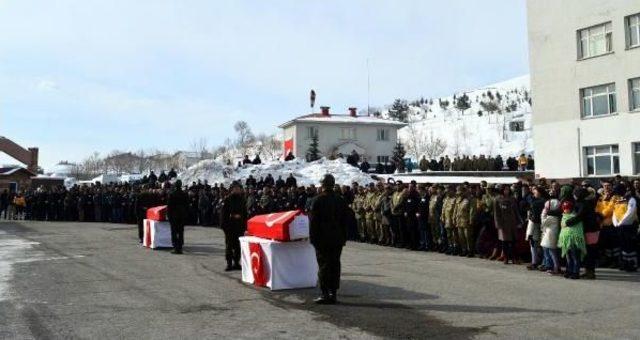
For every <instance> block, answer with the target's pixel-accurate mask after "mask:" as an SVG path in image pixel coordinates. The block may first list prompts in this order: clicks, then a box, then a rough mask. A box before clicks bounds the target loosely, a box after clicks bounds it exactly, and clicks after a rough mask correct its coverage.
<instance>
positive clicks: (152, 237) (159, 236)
mask: <svg viewBox="0 0 640 340" xmlns="http://www.w3.org/2000/svg"><path fill="white" fill-rule="evenodd" d="M146 217H147V218H145V219H144V220H143V238H142V245H143V246H145V247H147V248H151V249H156V248H171V247H172V246H173V245H172V244H171V225H170V224H169V222H167V206H166V205H161V206H157V207H153V208H149V209H147V214H146Z"/></svg>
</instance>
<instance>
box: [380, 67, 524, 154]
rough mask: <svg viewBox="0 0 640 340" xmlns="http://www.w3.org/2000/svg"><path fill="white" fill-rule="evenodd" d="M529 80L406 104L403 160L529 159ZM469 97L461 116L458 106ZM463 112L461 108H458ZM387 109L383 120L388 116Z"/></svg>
mask: <svg viewBox="0 0 640 340" xmlns="http://www.w3.org/2000/svg"><path fill="white" fill-rule="evenodd" d="M529 83H530V79H529V76H528V75H526V76H521V77H518V78H514V79H511V80H508V81H504V82H501V83H496V84H493V85H489V86H485V87H482V88H479V89H475V90H470V91H464V92H459V93H456V94H455V97H454V95H452V96H450V97H443V98H433V99H429V98H426V99H424V98H423V99H420V100H416V101H413V102H411V103H409V108H408V109H409V110H408V114H407V120H408V122H409V123H410V124H409V126H407V127H405V128H403V129H402V130H400V139H401V141H402V142H403V143H404V144H405V147H406V149H407V156H408V157H412V158H414V159H417V158H421V157H422V155H426V157H427V158H437V157H440V156H444V155H449V156H458V155H460V156H462V155H470V156H471V155H480V154H484V155H487V156H488V155H492V156H497V155H501V156H502V157H509V156H515V155H520V154H521V153H526V154H533V145H532V134H531V102H530V91H529V88H530V86H529ZM462 96H466V97H468V104H469V108H468V109H466V110H464V112H462V111H461V110H459V109H458V108H457V105H456V103H457V102H459V101H460V97H462ZM460 106H462V107H464V106H465V105H460ZM390 110H392V108H390V109H389V110H386V111H384V112H383V116H385V117H389V116H390V114H389V113H390Z"/></svg>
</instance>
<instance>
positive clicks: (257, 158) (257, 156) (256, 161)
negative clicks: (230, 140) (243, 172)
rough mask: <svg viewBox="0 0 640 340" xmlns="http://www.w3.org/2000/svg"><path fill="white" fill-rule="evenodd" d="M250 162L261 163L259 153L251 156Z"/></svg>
mask: <svg viewBox="0 0 640 340" xmlns="http://www.w3.org/2000/svg"><path fill="white" fill-rule="evenodd" d="M252 163H253V164H254V165H258V164H262V159H260V155H259V154H257V155H256V156H255V157H254V158H253V161H252Z"/></svg>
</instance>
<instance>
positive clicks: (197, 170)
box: [178, 158, 373, 186]
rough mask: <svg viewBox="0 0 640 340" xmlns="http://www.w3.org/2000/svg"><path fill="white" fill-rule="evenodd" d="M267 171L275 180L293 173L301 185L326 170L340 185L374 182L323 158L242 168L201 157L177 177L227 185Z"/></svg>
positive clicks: (340, 162) (188, 181)
mask: <svg viewBox="0 0 640 340" xmlns="http://www.w3.org/2000/svg"><path fill="white" fill-rule="evenodd" d="M268 174H271V176H273V178H274V179H276V180H277V179H278V177H282V178H283V179H286V178H287V177H288V176H289V174H293V176H294V177H295V178H296V180H297V183H298V185H304V186H309V185H311V184H314V185H319V184H320V180H322V178H323V177H324V175H325V174H332V175H333V176H334V177H335V178H336V183H337V184H340V185H351V183H353V182H358V183H359V184H362V185H364V184H368V183H372V182H373V179H372V178H371V176H370V175H368V174H365V173H363V172H361V171H360V170H359V169H358V168H355V167H353V166H351V165H349V164H347V163H346V161H344V160H342V159H336V160H328V159H326V158H323V159H320V160H318V161H315V162H306V161H304V160H293V161H289V162H281V161H273V162H266V163H263V164H259V165H245V166H243V167H241V168H238V167H234V166H230V165H225V164H224V163H223V162H222V161H220V160H204V161H201V162H199V163H197V164H195V165H194V166H192V167H190V168H188V169H187V170H185V171H184V172H182V173H180V175H179V176H178V177H179V178H180V179H181V180H182V181H183V183H184V184H191V183H192V182H197V181H198V180H201V181H204V180H207V181H208V182H209V183H210V184H214V183H218V184H225V185H228V184H231V182H233V181H235V180H238V181H241V182H242V183H243V184H244V181H245V180H246V179H247V178H248V177H249V175H252V176H253V177H254V178H255V179H256V180H259V179H260V177H267V175H268Z"/></svg>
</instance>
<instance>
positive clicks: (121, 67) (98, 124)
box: [0, 0, 528, 167]
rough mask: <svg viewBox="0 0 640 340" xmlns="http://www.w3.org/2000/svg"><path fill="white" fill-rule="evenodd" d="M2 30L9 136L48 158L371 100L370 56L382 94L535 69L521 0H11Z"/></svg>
mask: <svg viewBox="0 0 640 340" xmlns="http://www.w3.org/2000/svg"><path fill="white" fill-rule="evenodd" d="M0 32H2V33H0V135H4V136H7V137H9V138H11V139H13V140H15V141H16V142H18V143H19V144H22V145H24V146H38V147H40V163H41V165H42V166H44V167H49V166H51V165H53V164H55V163H57V162H58V161H60V160H70V161H77V160H81V159H83V158H85V157H86V156H88V155H89V154H91V153H92V152H93V151H98V152H101V153H103V154H104V153H107V152H109V151H111V150H114V149H119V150H131V151H135V150H138V149H140V148H143V149H150V148H159V149H166V150H180V149H188V148H189V144H190V142H191V141H193V140H195V139H198V138H200V137H206V138H207V139H208V141H209V144H210V145H214V144H219V143H222V142H223V141H224V139H225V138H227V137H233V135H234V131H233V124H234V122H235V121H237V120H246V121H247V122H249V124H250V125H251V127H252V128H253V130H254V131H255V132H275V131H277V125H278V124H280V123H282V122H284V121H286V120H288V119H291V118H293V117H294V116H297V115H301V114H306V113H308V112H309V109H308V106H309V90H310V89H312V88H313V89H315V90H316V92H317V104H319V105H328V106H331V108H332V111H333V112H346V111H347V107H349V106H357V107H359V108H365V107H366V105H367V59H369V61H370V62H369V63H370V75H371V104H372V105H374V106H383V105H386V104H389V103H390V102H392V101H393V99H394V98H406V99H415V98H417V97H420V96H440V95H449V94H451V93H453V92H454V91H458V90H463V89H470V88H474V87H478V86H483V85H486V84H490V83H494V82H497V81H501V80H505V79H509V78H512V77H516V76H520V75H523V74H526V73H528V59H527V38H526V13H525V1H524V0H483V1H476V0H447V1H443V0H437V1H436V0H430V1H427V0H416V1H410V0H388V1H375V0H361V1H352V0H335V1H334V0H323V1H303V0H290V1H279V0H275V1H271V0H270V1H259V0H254V1H242V0H228V1H205V0H202V1H199V0H135V1H133V0H101V1H98V0H39V1H36V0H0ZM0 161H2V163H7V162H9V163H15V161H11V160H9V159H8V158H7V157H6V156H3V157H0Z"/></svg>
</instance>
